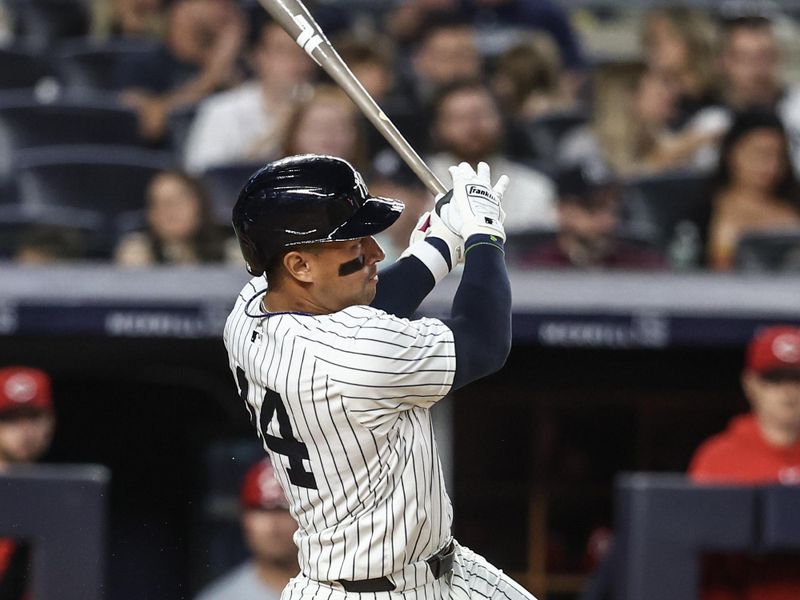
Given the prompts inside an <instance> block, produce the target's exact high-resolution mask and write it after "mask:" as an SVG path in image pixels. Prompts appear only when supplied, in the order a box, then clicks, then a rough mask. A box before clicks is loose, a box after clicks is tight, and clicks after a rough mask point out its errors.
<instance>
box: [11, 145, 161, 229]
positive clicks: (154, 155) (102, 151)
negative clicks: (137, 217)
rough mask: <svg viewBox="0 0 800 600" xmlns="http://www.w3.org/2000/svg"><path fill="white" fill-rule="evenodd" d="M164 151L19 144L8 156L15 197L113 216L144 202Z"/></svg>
mask: <svg viewBox="0 0 800 600" xmlns="http://www.w3.org/2000/svg"><path fill="white" fill-rule="evenodd" d="M172 166H173V165H172V157H171V156H170V155H169V154H165V153H162V152H156V151H152V150H142V149H138V148H129V147H120V146H55V147H50V148H37V149H31V150H24V151H21V152H19V153H18V155H17V157H16V160H15V161H14V167H13V168H14V179H15V181H16V185H17V189H18V194H19V198H20V201H21V203H22V204H23V205H24V206H26V207H28V208H30V207H36V208H38V207H42V206H48V207H49V206H66V207H73V208H83V209H88V210H95V211H98V212H101V213H102V214H104V215H105V216H107V217H109V218H113V217H115V216H116V215H119V214H120V213H122V212H125V211H129V210H135V209H138V208H142V207H143V206H144V197H145V189H146V187H147V184H148V182H149V181H150V179H151V178H152V177H153V176H154V175H155V174H157V173H158V172H159V171H162V170H164V169H168V168H171V167H172Z"/></svg>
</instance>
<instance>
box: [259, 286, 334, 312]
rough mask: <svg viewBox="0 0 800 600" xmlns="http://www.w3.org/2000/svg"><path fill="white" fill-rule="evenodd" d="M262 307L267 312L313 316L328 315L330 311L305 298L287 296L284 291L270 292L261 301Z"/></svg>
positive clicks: (292, 295)
mask: <svg viewBox="0 0 800 600" xmlns="http://www.w3.org/2000/svg"><path fill="white" fill-rule="evenodd" d="M261 307H262V308H263V309H264V310H265V311H266V312H271V313H280V312H298V313H308V314H312V315H323V314H327V313H328V312H330V311H328V310H326V309H325V308H324V307H321V306H318V305H317V304H316V303H314V302H313V301H312V300H311V299H309V298H305V297H304V296H298V295H294V294H287V293H285V292H284V291H283V290H275V291H270V292H267V293H266V294H264V297H263V298H262V299H261Z"/></svg>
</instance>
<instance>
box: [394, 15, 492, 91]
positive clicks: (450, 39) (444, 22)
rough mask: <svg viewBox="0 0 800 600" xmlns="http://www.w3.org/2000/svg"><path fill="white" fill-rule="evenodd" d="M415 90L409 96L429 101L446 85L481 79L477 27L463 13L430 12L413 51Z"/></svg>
mask: <svg viewBox="0 0 800 600" xmlns="http://www.w3.org/2000/svg"><path fill="white" fill-rule="evenodd" d="M411 60H412V67H413V76H414V79H413V82H412V85H413V87H414V89H413V90H412V92H411V93H409V97H413V98H415V99H416V102H417V103H418V104H419V105H420V106H421V105H424V104H427V103H428V102H429V101H430V100H431V99H432V98H433V97H434V96H435V95H436V94H437V93H438V91H439V90H440V89H441V88H442V87H443V86H445V85H447V84H450V83H452V82H454V81H457V80H461V79H475V78H479V77H480V76H481V73H482V66H483V65H482V60H481V57H480V55H479V54H478V47H477V45H476V42H475V28H474V27H473V26H472V25H471V24H470V23H469V22H468V21H465V20H464V19H463V18H461V17H460V16H457V15H454V14H449V13H436V14H432V15H429V17H428V20H427V21H426V23H425V26H424V28H423V29H422V30H421V31H420V32H419V34H418V36H417V39H416V44H415V46H414V50H413V54H412V58H411Z"/></svg>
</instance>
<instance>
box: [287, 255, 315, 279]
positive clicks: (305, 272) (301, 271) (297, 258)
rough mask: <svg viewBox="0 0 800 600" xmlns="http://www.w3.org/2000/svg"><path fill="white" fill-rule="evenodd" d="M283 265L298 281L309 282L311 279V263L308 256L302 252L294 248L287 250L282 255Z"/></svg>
mask: <svg viewBox="0 0 800 600" xmlns="http://www.w3.org/2000/svg"><path fill="white" fill-rule="evenodd" d="M283 266H284V268H285V269H286V272H287V273H288V274H289V276H290V277H292V278H293V279H294V280H295V281H298V282H300V283H311V282H312V281H313V277H312V275H311V271H312V270H311V265H310V263H309V260H308V256H307V255H306V254H305V253H304V252H298V251H296V250H292V251H291V252H287V253H286V254H285V255H284V257H283Z"/></svg>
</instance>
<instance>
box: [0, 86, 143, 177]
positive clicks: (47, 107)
mask: <svg viewBox="0 0 800 600" xmlns="http://www.w3.org/2000/svg"><path fill="white" fill-rule="evenodd" d="M139 143H140V139H139V132H138V123H137V119H136V115H135V114H134V113H133V111H130V110H128V109H124V108H121V107H120V106H119V105H118V104H116V103H115V102H112V101H109V100H101V99H96V100H92V101H72V100H59V101H55V102H47V103H44V102H39V101H37V100H36V98H35V96H34V95H33V94H31V93H27V92H5V93H0V178H2V176H3V174H4V173H7V171H8V169H9V168H10V163H11V159H12V156H13V154H14V153H16V152H18V151H19V150H24V149H27V148H36V147H40V146H54V145H63V144H70V145H73V144H113V145H123V146H124V145H138V144H139Z"/></svg>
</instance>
